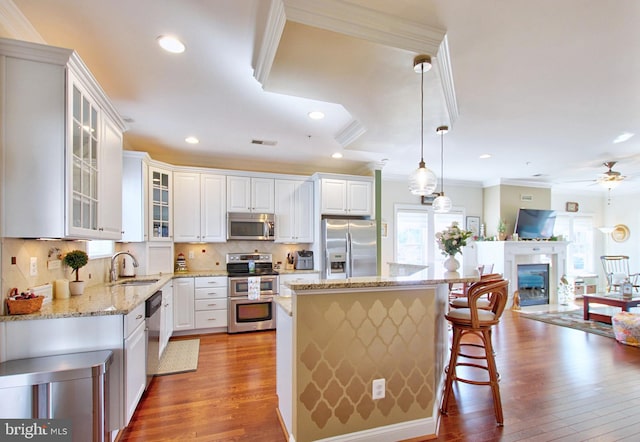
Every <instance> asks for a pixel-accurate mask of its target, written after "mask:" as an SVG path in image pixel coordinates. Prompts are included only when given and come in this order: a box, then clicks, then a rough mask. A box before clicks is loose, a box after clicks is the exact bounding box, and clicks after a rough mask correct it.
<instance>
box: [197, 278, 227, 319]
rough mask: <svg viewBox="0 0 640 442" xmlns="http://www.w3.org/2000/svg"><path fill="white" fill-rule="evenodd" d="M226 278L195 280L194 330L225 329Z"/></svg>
mask: <svg viewBox="0 0 640 442" xmlns="http://www.w3.org/2000/svg"><path fill="white" fill-rule="evenodd" d="M227 280H228V278H227V277H226V276H211V277H198V278H195V328H197V329H202V328H220V327H224V329H225V331H226V327H227Z"/></svg>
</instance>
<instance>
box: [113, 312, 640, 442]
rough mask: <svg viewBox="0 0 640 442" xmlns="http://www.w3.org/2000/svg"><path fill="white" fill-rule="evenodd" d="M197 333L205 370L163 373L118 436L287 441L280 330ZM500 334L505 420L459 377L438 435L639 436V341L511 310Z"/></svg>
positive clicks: (485, 394)
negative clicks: (278, 365) (281, 406)
mask: <svg viewBox="0 0 640 442" xmlns="http://www.w3.org/2000/svg"><path fill="white" fill-rule="evenodd" d="M200 339H201V341H200V359H199V364H198V370H197V371H196V372H192V373H185V374H176V375H170V376H163V377H156V378H155V379H154V380H153V382H152V384H151V386H150V388H149V390H148V391H147V393H146V394H145V396H144V397H143V399H142V402H141V403H140V405H139V406H138V410H137V411H136V413H135V415H134V417H133V420H132V421H131V423H130V424H129V427H128V428H127V429H126V430H125V432H123V433H122V434H121V439H120V440H121V441H145V442H146V441H165V440H175V441H265V442H284V441H285V438H284V436H283V435H282V433H281V431H280V427H279V424H278V419H277V417H276V413H275V408H276V406H277V398H276V396H275V365H274V364H275V333H274V332H259V333H249V334H241V335H225V334H220V335H205V336H200ZM493 339H494V346H495V350H496V353H497V355H496V361H497V365H498V370H499V372H500V375H501V382H500V388H501V394H502V403H503V409H504V415H505V425H504V427H497V426H496V425H495V420H494V414H493V405H492V402H491V394H490V392H489V388H488V387H480V386H473V385H467V384H460V385H459V386H457V387H456V388H455V389H454V392H455V403H454V404H453V406H452V407H451V409H450V413H449V415H448V416H443V417H442V419H441V425H440V433H439V438H438V440H442V441H445V440H446V441H551V440H554V441H585V440H591V441H600V442H602V441H619V440H628V441H638V440H640V419H638V414H639V410H640V382H639V380H640V349H637V348H634V347H628V346H624V345H621V344H618V343H617V342H616V341H615V340H613V339H610V338H605V337H601V336H597V335H594V334H587V333H584V332H581V331H578V330H573V329H569V328H565V327H558V326H554V325H549V324H546V323H543V322H538V321H533V320H530V319H526V318H523V317H520V316H519V315H518V313H515V312H511V311H507V312H505V315H504V316H503V319H502V321H501V323H500V325H499V326H498V327H497V328H496V329H495V330H494V334H493Z"/></svg>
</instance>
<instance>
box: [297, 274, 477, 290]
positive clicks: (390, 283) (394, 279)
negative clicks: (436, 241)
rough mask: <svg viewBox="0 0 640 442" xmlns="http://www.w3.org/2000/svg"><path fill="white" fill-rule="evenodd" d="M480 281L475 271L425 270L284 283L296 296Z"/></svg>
mask: <svg viewBox="0 0 640 442" xmlns="http://www.w3.org/2000/svg"><path fill="white" fill-rule="evenodd" d="M479 279H480V275H479V273H478V272H477V271H474V272H473V273H471V274H468V275H461V274H460V273H458V272H444V271H434V270H433V269H425V270H422V271H420V272H416V273H413V274H411V275H408V276H372V277H356V278H348V279H319V278H309V279H303V280H299V279H298V280H295V281H291V282H286V283H285V285H287V287H289V288H290V289H291V290H293V291H294V292H296V294H297V295H305V291H313V292H315V291H317V290H333V289H360V288H380V287H400V286H411V285H433V284H447V283H448V284H454V283H463V282H475V281H478V280H479Z"/></svg>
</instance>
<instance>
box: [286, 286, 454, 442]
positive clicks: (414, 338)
mask: <svg viewBox="0 0 640 442" xmlns="http://www.w3.org/2000/svg"><path fill="white" fill-rule="evenodd" d="M296 302H297V303H298V306H297V309H296V311H297V316H296V318H295V319H296V321H295V322H296V324H295V327H296V337H297V342H296V354H298V355H299V359H298V364H297V372H296V377H295V379H296V382H295V386H296V391H295V393H294V396H295V397H297V400H298V405H297V407H296V414H297V416H296V418H295V419H294V420H295V421H296V423H297V431H296V433H297V434H296V436H297V440H300V441H307V440H309V441H310V440H317V439H322V438H327V437H331V436H335V435H339V434H346V433H352V432H357V431H363V430H367V429H370V428H375V427H380V426H386V425H392V424H397V423H402V422H408V421H413V420H417V419H424V418H430V417H431V416H432V414H433V409H434V400H435V397H436V393H435V391H434V389H435V388H436V386H437V382H438V380H439V373H440V371H441V370H442V364H443V361H442V358H440V357H438V356H437V355H440V354H441V352H440V351H439V349H437V348H436V346H437V342H441V340H442V335H441V333H443V332H442V331H441V330H442V329H443V327H442V321H441V318H435V317H434V316H435V313H434V312H435V311H437V310H436V306H435V303H436V295H435V289H427V288H424V287H423V288H421V289H408V290H398V291H392V292H385V293H374V292H368V291H362V292H358V291H354V292H352V293H347V294H344V293H343V294H323V295H315V296H313V295H312V296H298V297H297V299H296ZM435 359H438V360H435ZM378 378H384V379H386V395H385V398H384V399H378V400H375V401H374V400H373V398H372V391H371V388H372V387H371V383H372V381H373V380H374V379H378ZM294 425H295V424H294Z"/></svg>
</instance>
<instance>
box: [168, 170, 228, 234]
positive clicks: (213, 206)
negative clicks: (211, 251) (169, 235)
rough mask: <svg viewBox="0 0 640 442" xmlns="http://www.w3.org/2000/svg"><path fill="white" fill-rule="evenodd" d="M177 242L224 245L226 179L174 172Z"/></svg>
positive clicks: (208, 175) (201, 174)
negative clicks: (220, 243)
mask: <svg viewBox="0 0 640 442" xmlns="http://www.w3.org/2000/svg"><path fill="white" fill-rule="evenodd" d="M173 191H174V198H173V203H174V211H175V213H176V214H177V216H175V217H174V234H173V236H174V241H175V242H225V241H226V239H227V236H226V231H227V230H226V222H225V221H226V177H225V176H224V175H214V174H207V173H195V172H174V174H173Z"/></svg>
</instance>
